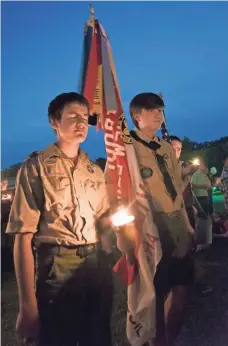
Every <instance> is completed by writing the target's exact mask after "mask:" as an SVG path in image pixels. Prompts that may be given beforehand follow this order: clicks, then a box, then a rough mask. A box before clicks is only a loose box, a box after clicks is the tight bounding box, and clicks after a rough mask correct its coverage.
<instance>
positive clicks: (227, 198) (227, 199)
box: [220, 154, 228, 218]
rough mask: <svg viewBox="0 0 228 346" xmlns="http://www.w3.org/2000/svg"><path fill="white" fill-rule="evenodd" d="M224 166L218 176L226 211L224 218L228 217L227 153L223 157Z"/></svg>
mask: <svg viewBox="0 0 228 346" xmlns="http://www.w3.org/2000/svg"><path fill="white" fill-rule="evenodd" d="M223 162H224V166H223V170H222V174H221V177H220V180H221V184H222V192H223V194H224V207H225V212H226V218H228V154H226V155H225V157H224V161H223Z"/></svg>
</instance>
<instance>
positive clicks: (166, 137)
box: [158, 92, 170, 143]
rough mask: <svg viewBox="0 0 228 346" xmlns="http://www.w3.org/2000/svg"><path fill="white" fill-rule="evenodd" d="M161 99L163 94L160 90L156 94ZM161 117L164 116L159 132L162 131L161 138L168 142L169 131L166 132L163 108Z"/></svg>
mask: <svg viewBox="0 0 228 346" xmlns="http://www.w3.org/2000/svg"><path fill="white" fill-rule="evenodd" d="M158 95H159V96H160V97H161V99H162V100H163V95H162V93H161V92H160V93H159V94H158ZM163 118H164V121H163V123H162V124H161V133H162V138H163V139H164V140H165V141H167V142H168V143H170V138H169V133H168V130H167V126H166V116H165V111H164V109H163Z"/></svg>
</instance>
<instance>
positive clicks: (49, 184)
mask: <svg viewBox="0 0 228 346" xmlns="http://www.w3.org/2000/svg"><path fill="white" fill-rule="evenodd" d="M42 180H43V182H44V195H45V200H46V206H47V207H48V209H49V208H53V207H55V206H56V204H59V205H61V206H62V208H65V207H69V206H71V205H72V192H71V185H70V179H69V177H67V176H66V175H58V174H56V175H50V176H43V177H42Z"/></svg>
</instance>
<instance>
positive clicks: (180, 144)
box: [171, 139, 182, 160]
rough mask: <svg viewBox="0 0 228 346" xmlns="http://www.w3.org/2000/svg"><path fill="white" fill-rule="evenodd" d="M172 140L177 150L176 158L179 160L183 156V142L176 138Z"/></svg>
mask: <svg viewBox="0 0 228 346" xmlns="http://www.w3.org/2000/svg"><path fill="white" fill-rule="evenodd" d="M171 142H172V146H173V149H174V150H175V153H176V158H177V159H178V160H179V158H180V156H181V151H182V143H181V142H179V141H177V140H175V139H174V140H173V141H171Z"/></svg>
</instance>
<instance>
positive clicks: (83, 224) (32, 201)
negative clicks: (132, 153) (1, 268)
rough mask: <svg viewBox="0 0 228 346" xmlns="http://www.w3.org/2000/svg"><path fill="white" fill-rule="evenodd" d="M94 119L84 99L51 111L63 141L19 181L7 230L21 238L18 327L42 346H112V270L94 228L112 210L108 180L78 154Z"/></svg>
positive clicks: (27, 166)
mask: <svg viewBox="0 0 228 346" xmlns="http://www.w3.org/2000/svg"><path fill="white" fill-rule="evenodd" d="M88 116H89V104H88V101H87V100H86V99H85V98H84V97H83V96H81V95H79V94H77V93H65V94H61V95H59V96H57V97H56V98H55V99H54V100H53V101H52V102H51V103H50V105H49V108H48V117H49V121H50V123H51V126H52V128H53V129H54V131H55V133H56V136H57V143H55V144H52V145H50V146H49V147H47V148H46V149H45V150H44V151H41V152H39V153H37V154H34V155H31V157H30V158H28V159H27V160H26V161H25V163H24V164H23V165H22V167H21V169H20V171H19V173H18V176H17V186H16V193H15V198H14V201H13V205H12V209H11V214H10V220H9V224H8V228H7V233H12V234H15V235H16V238H15V245H14V262H15V271H16V277H17V284H18V291H19V315H18V318H17V325H16V327H17V330H18V332H19V333H20V334H21V335H22V336H23V337H25V338H27V339H32V340H34V339H37V338H38V339H39V341H40V344H41V345H47V346H58V345H59V346H60V345H61V346H68V345H69V346H70V345H78V346H85V345H97V346H98V345H99V346H100V345H104V346H105V345H111V338H110V326H109V321H110V316H111V314H110V309H111V302H112V281H111V272H110V270H109V268H108V265H106V264H105V263H107V260H106V261H105V263H104V261H102V260H101V258H100V255H101V254H102V256H103V257H104V254H103V253H102V251H100V252H99V251H97V249H98V247H99V243H98V234H97V230H96V227H95V223H96V222H98V219H99V218H100V227H99V228H101V226H102V218H101V217H102V215H103V214H104V213H106V212H107V210H108V201H107V197H106V191H105V190H106V189H105V183H104V176H103V172H102V171H101V169H100V168H99V167H98V166H97V165H95V164H94V163H92V162H91V161H90V160H89V158H88V157H87V156H86V154H85V153H84V152H83V151H82V150H80V149H79V145H80V143H82V142H83V141H84V140H85V139H86V136H87V132H88ZM103 220H105V219H104V218H103ZM99 239H101V241H103V244H104V246H105V247H106V250H107V251H108V252H110V251H111V250H110V249H111V247H110V246H109V244H108V245H107V242H105V237H104V236H103V235H101V236H100V237H99ZM33 246H34V248H35V252H36V266H35V273H34V258H33V251H32V247H33ZM99 254H100V255H99ZM35 274H36V284H35V282H34V281H35V280H34V277H35ZM35 286H36V289H35Z"/></svg>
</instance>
